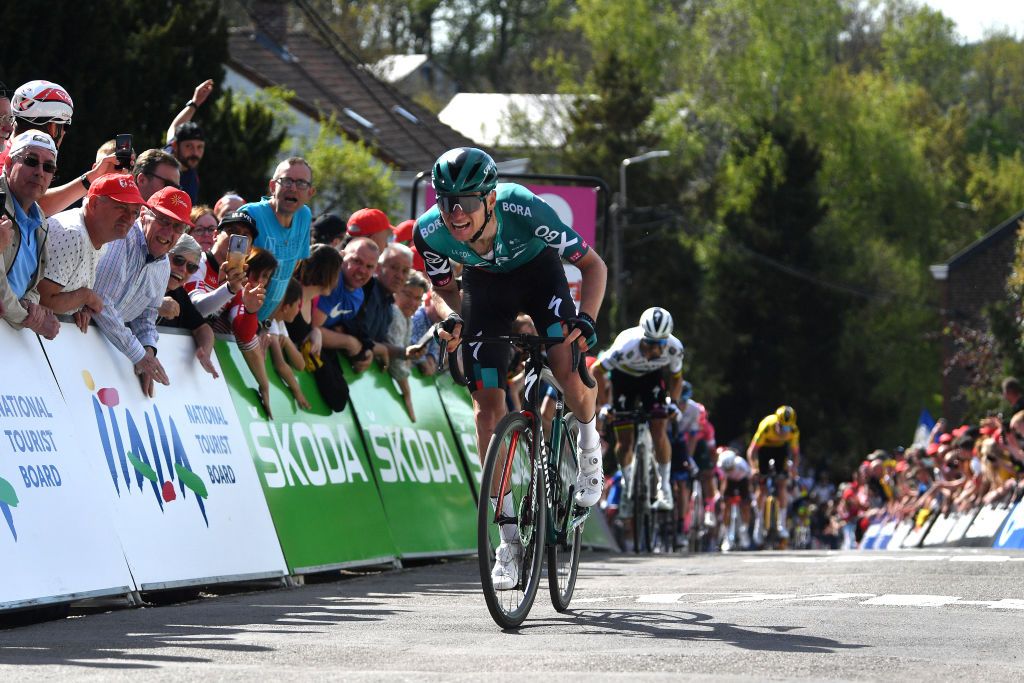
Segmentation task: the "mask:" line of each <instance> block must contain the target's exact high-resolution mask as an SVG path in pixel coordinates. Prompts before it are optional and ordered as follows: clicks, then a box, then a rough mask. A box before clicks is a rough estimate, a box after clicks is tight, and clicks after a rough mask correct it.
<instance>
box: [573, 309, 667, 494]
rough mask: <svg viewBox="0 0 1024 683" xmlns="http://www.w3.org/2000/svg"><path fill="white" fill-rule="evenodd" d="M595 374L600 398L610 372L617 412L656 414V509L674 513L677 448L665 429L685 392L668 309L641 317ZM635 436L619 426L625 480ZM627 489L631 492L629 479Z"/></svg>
mask: <svg viewBox="0 0 1024 683" xmlns="http://www.w3.org/2000/svg"><path fill="white" fill-rule="evenodd" d="M592 371H593V374H594V377H595V378H596V379H597V384H598V394H599V395H602V394H603V393H604V391H605V389H606V383H607V381H608V380H607V379H606V378H605V371H610V374H611V377H610V379H611V391H612V393H611V396H612V410H613V411H615V410H633V409H634V407H635V406H636V404H637V403H640V404H641V406H642V407H643V409H644V410H645V411H647V412H649V413H651V420H650V427H651V439H652V440H653V441H654V459H655V460H656V461H657V463H658V467H657V469H658V496H657V500H656V501H655V502H654V507H656V508H657V509H660V510H671V509H672V507H673V502H672V482H671V472H672V447H671V445H670V444H669V439H668V433H667V432H666V430H665V427H666V418H667V417H668V401H671V402H673V403H674V402H676V401H678V400H679V393H680V391H681V390H682V387H683V344H682V342H680V341H679V340H678V339H677V338H676V337H674V336H673V335H672V315H671V314H670V313H669V312H668V311H666V310H665V309H664V308H659V307H654V308H648V309H647V310H646V311H644V312H643V314H642V315H641V316H640V324H639V325H637V326H636V327H631V328H630V329H628V330H625V331H623V332H620V333H619V336H617V337H616V338H615V341H614V342H613V343H612V345H611V347H610V348H609V349H607V350H606V351H604V352H603V353H601V354H600V355H598V357H597V362H596V363H594V366H593V368H592ZM666 371H667V372H668V374H669V378H668V382H667V383H666V381H665V374H666ZM634 436H635V435H634V433H633V425H632V423H628V424H620V425H616V426H615V438H616V444H615V457H616V458H617V459H618V461H619V465H620V467H621V468H622V471H623V474H624V475H625V473H626V472H628V467H629V465H630V464H631V463H632V462H633V440H634ZM623 486H624V490H627V491H628V490H629V482H628V481H626V479H625V478H624V479H623Z"/></svg>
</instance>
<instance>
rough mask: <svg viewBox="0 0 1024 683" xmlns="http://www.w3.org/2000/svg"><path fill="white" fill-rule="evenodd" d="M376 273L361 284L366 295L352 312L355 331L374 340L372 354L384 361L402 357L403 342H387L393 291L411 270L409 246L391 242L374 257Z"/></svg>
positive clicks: (403, 351) (394, 292)
mask: <svg viewBox="0 0 1024 683" xmlns="http://www.w3.org/2000/svg"><path fill="white" fill-rule="evenodd" d="M377 264H378V265H377V273H376V274H375V275H374V276H373V279H372V280H370V281H369V282H368V283H366V285H365V286H364V287H363V290H364V291H365V292H366V298H365V301H364V303H363V307H362V309H361V310H360V311H359V314H358V315H357V316H356V320H355V324H356V325H357V326H361V329H359V328H358V327H357V333H358V334H363V335H365V336H367V337H369V338H370V339H372V340H373V341H374V345H373V354H374V356H376V357H377V358H379V359H381V362H382V363H383V364H384V365H387V364H388V362H389V361H390V359H392V358H404V356H405V346H404V345H401V346H396V345H394V344H389V343H388V328H389V327H390V326H391V318H392V312H393V310H394V306H393V304H394V302H395V295H396V294H397V293H398V291H399V290H400V289H401V288H402V287H403V286H405V282H406V280H408V279H409V271H410V270H412V250H411V249H409V247H407V246H405V245H404V244H391V245H388V247H387V248H386V249H385V250H384V251H383V253H381V255H380V259H379V260H378V261H377Z"/></svg>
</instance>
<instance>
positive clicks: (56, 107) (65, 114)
mask: <svg viewBox="0 0 1024 683" xmlns="http://www.w3.org/2000/svg"><path fill="white" fill-rule="evenodd" d="M11 109H12V111H13V113H14V116H15V130H14V133H15V135H20V134H21V133H24V132H27V131H30V130H36V131H40V132H43V133H46V134H47V135H49V136H50V137H51V138H52V139H53V142H54V145H55V146H56V147H57V149H60V146H61V144H62V143H63V142H64V136H65V135H66V134H67V132H68V129H69V128H70V126H71V117H72V115H73V114H74V110H75V105H74V102H72V100H71V95H69V94H68V92H67V90H65V89H64V88H62V87H61V86H59V85H57V84H56V83H52V82H50V81H42V80H38V81H29V82H28V83H25V84H24V85H22V86H21V87H19V88H18V89H17V90H16V91H15V92H14V95H13V96H12V97H11ZM116 167H117V158H116V157H115V156H114V155H113V154H110V155H107V156H106V157H104V158H102V159H100V160H97V162H96V163H94V164H93V166H92V168H91V169H89V170H88V171H86V172H85V173H83V174H82V175H80V176H78V177H77V178H75V179H74V180H72V181H71V182H69V183H66V184H64V185H61V186H60V187H52V188H49V189H48V190H47V191H46V194H44V195H43V196H42V197H41V198H40V199H39V206H40V208H41V209H42V210H43V213H45V214H46V215H51V214H55V213H57V212H58V211H63V210H64V209H66V208H68V207H69V206H71V205H72V204H73V203H75V202H76V201H78V200H79V199H81V198H82V197H84V196H85V193H86V191H87V190H88V189H89V184H90V183H92V182H93V181H95V180H96V179H97V178H99V177H100V176H102V175H106V174H107V173H113V172H114V171H115V170H116Z"/></svg>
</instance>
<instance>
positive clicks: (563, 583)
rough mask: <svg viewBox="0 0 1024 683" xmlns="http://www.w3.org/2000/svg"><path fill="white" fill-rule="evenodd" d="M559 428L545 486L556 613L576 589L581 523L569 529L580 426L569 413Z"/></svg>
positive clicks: (550, 585)
mask: <svg viewBox="0 0 1024 683" xmlns="http://www.w3.org/2000/svg"><path fill="white" fill-rule="evenodd" d="M559 431H560V436H559V439H558V441H559V443H557V444H553V445H552V448H553V449H554V450H553V451H552V452H553V453H555V454H556V457H555V458H553V460H552V462H551V467H550V468H549V470H548V472H547V477H548V480H547V481H548V489H550V491H551V501H550V502H549V504H548V510H549V511H550V523H551V525H552V529H549V530H548V535H549V536H551V537H552V539H551V541H552V542H551V543H550V544H549V545H548V590H549V591H550V593H551V604H552V605H554V607H555V609H556V610H558V611H559V612H564V611H565V610H567V609H569V601H570V600H572V594H573V591H574V590H576V575H577V573H578V572H579V568H580V548H581V545H582V543H583V525H582V524H580V525H579V526H577V527H576V528H575V529H572V528H570V527H571V525H572V523H573V520H574V517H575V515H574V514H573V511H574V510H575V508H576V505H575V503H573V493H574V492H575V486H574V484H575V482H576V472H577V469H578V468H579V463H578V462H577V461H576V443H577V439H578V436H579V425H578V424H577V422H576V419H575V418H573V417H572V415H571V414H569V415H567V416H566V418H565V420H564V422H563V424H562V425H561V429H560V430H559Z"/></svg>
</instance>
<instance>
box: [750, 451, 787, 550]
mask: <svg viewBox="0 0 1024 683" xmlns="http://www.w3.org/2000/svg"><path fill="white" fill-rule="evenodd" d="M762 476H763V477H764V488H765V495H764V496H763V497H762V500H761V501H760V504H759V505H758V506H757V520H756V523H755V525H754V544H755V545H757V546H758V547H761V548H768V549H776V548H777V549H780V550H784V549H785V547H786V540H785V539H784V538H782V537H780V536H779V500H778V498H777V497H776V496H777V491H776V481H775V459H774V458H772V459H771V460H769V461H768V474H767V475H762Z"/></svg>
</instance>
